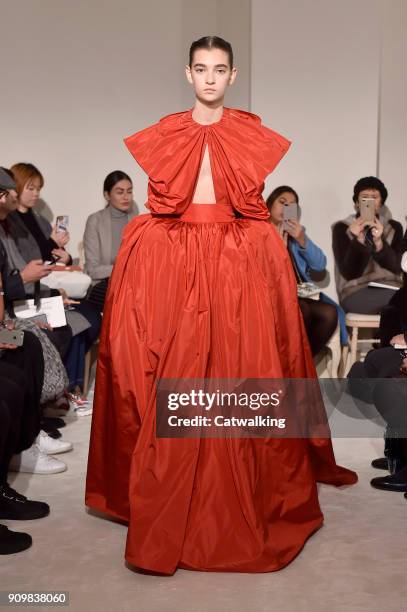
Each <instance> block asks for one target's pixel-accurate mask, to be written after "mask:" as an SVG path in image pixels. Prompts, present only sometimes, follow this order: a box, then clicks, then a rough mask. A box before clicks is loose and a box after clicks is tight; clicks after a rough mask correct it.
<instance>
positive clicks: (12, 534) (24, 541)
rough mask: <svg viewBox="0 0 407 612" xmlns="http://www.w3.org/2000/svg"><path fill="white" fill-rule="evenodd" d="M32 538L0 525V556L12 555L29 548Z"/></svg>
mask: <svg viewBox="0 0 407 612" xmlns="http://www.w3.org/2000/svg"><path fill="white" fill-rule="evenodd" d="M31 544H32V538H31V536H30V535H28V533H21V532H19V531H10V529H7V527H6V526H5V525H0V555H12V554H13V553H18V552H21V551H22V550H26V549H27V548H30V546H31Z"/></svg>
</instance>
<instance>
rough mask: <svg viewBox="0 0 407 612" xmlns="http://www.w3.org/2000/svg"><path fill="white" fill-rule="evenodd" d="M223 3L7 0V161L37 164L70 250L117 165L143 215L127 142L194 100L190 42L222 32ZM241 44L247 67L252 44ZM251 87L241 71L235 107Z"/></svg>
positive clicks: (1, 44)
mask: <svg viewBox="0 0 407 612" xmlns="http://www.w3.org/2000/svg"><path fill="white" fill-rule="evenodd" d="M228 4H230V0H210V1H209V4H208V6H207V7H206V9H205V11H202V10H201V9H200V7H201V4H200V2H198V1H197V0H189V1H188V2H187V1H186V0H170V1H168V0H149V1H148V2H144V1H135V0H115V2H112V1H111V0H86V2H85V1H83V2H80V1H79V0H75V1H71V0H57V1H55V0H13V2H5V1H1V22H2V28H1V33H0V57H1V58H2V67H1V82H2V87H1V92H0V96H1V98H0V99H1V114H0V125H1V131H0V134H1V156H0V165H4V166H10V165H12V164H13V163H15V162H18V161H30V162H32V163H34V164H35V165H37V166H38V167H39V169H40V170H41V171H42V172H43V174H44V177H45V187H44V190H43V192H42V196H43V199H44V201H45V202H46V204H47V205H48V206H49V207H50V208H51V209H52V213H53V214H54V216H56V215H58V214H69V215H70V217H71V243H70V245H69V250H70V251H71V253H72V254H73V255H77V252H78V244H79V242H80V241H81V239H82V235H83V229H84V225H85V221H86V218H87V216H88V215H89V214H90V213H91V212H94V211H95V210H98V209H100V208H101V207H102V206H103V205H104V202H103V198H102V183H103V179H104V177H105V176H106V174H108V173H109V172H110V171H112V170H115V169H121V170H124V171H126V172H128V173H129V174H130V176H132V177H133V179H134V181H135V190H134V191H135V199H136V202H137V203H138V205H139V209H140V210H141V212H144V211H145V209H144V202H145V200H146V186H147V181H146V177H145V176H144V174H143V172H142V171H141V170H140V169H139V168H138V166H137V165H136V164H135V162H134V160H133V158H132V157H131V156H130V154H129V153H128V152H127V149H126V148H125V147H124V145H123V143H122V138H123V137H125V136H127V135H129V134H132V133H133V132H135V131H137V130H140V129H142V128H143V127H146V126H147V125H149V124H151V123H153V122H155V121H157V120H158V119H159V118H160V117H162V116H163V115H167V114H169V113H172V112H178V111H180V110H183V109H185V108H190V107H191V106H192V104H193V96H192V93H191V90H190V88H189V86H188V84H187V83H186V80H185V76H184V67H185V64H186V63H187V59H188V50H189V45H190V43H191V41H192V40H193V39H194V38H198V37H200V36H203V35H208V34H215V33H216V32H217V30H218V28H219V25H218V24H219V22H220V20H222V19H223V18H224V15H225V12H226V11H227V9H228ZM238 4H239V5H240V7H238V10H236V11H235V16H234V21H233V23H232V24H231V25H230V28H229V29H230V30H231V31H232V33H233V32H235V31H236V35H237V37H238V36H240V32H241V31H242V25H241V24H242V23H243V22H242V19H243V18H244V15H245V12H244V11H246V13H247V11H248V6H249V5H250V3H249V1H248V0H243V1H242V2H240V3H238ZM5 24H6V25H5ZM238 46H239V45H238ZM240 47H241V49H242V50H244V51H242V55H244V57H245V61H246V65H247V66H249V48H248V42H247V43H243V44H242V45H240ZM248 87H249V75H248V74H246V77H245V78H243V80H242V85H241V86H240V89H239V90H238V92H237V93H238V94H239V95H240V99H238V103H239V102H241V98H242V96H243V97H244V95H246V103H247V99H248ZM239 92H240V93H239ZM49 212H50V211H49Z"/></svg>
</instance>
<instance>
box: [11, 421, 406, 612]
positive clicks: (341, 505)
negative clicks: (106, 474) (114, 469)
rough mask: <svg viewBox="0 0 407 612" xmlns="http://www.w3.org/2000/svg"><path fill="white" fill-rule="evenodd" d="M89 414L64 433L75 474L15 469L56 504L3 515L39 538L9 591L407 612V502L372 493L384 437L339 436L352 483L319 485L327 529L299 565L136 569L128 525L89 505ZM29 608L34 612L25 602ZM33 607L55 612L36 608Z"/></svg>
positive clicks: (290, 610) (151, 610)
mask: <svg viewBox="0 0 407 612" xmlns="http://www.w3.org/2000/svg"><path fill="white" fill-rule="evenodd" d="M90 422H91V419H90V417H82V418H80V419H78V420H77V421H74V422H72V423H70V424H69V425H68V426H67V427H65V428H64V429H63V430H61V431H62V432H63V435H64V438H65V439H67V440H70V441H72V442H73V443H74V451H72V452H70V453H67V454H65V455H60V458H61V459H63V460H64V461H66V462H67V464H68V471H66V472H65V473H63V474H56V475H52V476H39V475H38V476H33V475H28V474H18V475H13V476H12V478H11V484H12V486H14V487H15V488H16V489H17V490H18V491H20V492H21V493H25V494H27V495H28V496H29V497H31V498H32V499H41V500H44V501H47V502H48V503H49V504H50V505H51V514H50V515H49V517H47V518H45V519H41V520H37V521H26V522H21V521H4V524H6V525H8V526H9V527H10V528H14V529H16V530H20V531H24V530H26V531H27V532H28V533H30V534H31V535H32V537H33V540H34V543H33V546H32V548H31V549H29V550H28V551H25V552H23V553H20V554H16V555H10V556H4V557H2V558H0V566H1V571H0V582H1V586H0V590H19V591H27V590H35V591H41V590H53V591H55V590H64V591H69V592H70V606H69V608H62V609H68V610H72V611H75V612H77V611H78V612H79V611H82V610H83V611H86V612H93V611H96V610H97V611H103V612H104V611H109V612H110V611H112V612H124V611H127V610H129V611H130V610H131V611H142V612H162V611H167V610H168V611H174V612H175V611H177V612H184V611H193V612H195V611H196V612H204V611H205V612H206V611H209V610H210V611H214V612H217V611H223V610H225V611H229V610H230V611H234V612H240V611H242V612H260V611H262V612H263V611H278V612H280V611H281V612H285V611H287V612H294V611H299V612H303V611H304V612H319V611H321V612H337V611H345V610H346V611H350V612H359V611H360V612H362V611H363V612H364V611H366V610H368V611H369V612H383V611H385V612H401V611H402V610H405V609H406V606H407V577H406V558H407V529H406V527H407V500H405V499H404V497H403V495H402V494H401V493H388V492H381V491H377V490H375V489H372V488H371V487H370V484H369V479H370V478H372V477H373V476H377V475H380V474H381V473H380V472H378V471H376V470H373V469H372V468H371V467H370V460H371V459H372V458H373V457H376V456H380V455H381V452H382V441H381V440H380V439H375V440H355V439H353V440H344V439H342V440H336V441H335V450H336V455H337V459H338V462H339V463H341V464H342V465H346V466H347V467H350V468H353V469H354V470H356V471H357V472H358V474H359V478H360V481H359V483H358V484H357V485H355V486H353V487H348V488H344V489H339V490H338V489H335V488H334V487H328V486H324V485H321V486H320V501H321V505H322V508H323V511H324V514H325V525H324V526H323V528H322V529H321V530H320V531H319V532H317V533H316V534H315V535H314V536H313V537H312V538H311V539H310V540H309V541H308V543H307V544H306V546H305V548H304V550H303V551H302V552H301V554H300V555H299V556H298V557H297V559H296V560H294V562H293V563H292V564H291V565H290V566H288V567H287V568H285V569H284V570H282V571H279V572H274V573H269V574H257V575H254V574H232V573H230V574H224V573H222V574H221V573H219V574H216V573H201V572H188V571H182V570H178V571H177V573H176V574H175V575H174V576H173V577H155V576H148V575H141V574H137V573H135V572H133V571H131V570H129V569H128V568H127V567H126V565H125V562H124V557H123V555H124V546H125V538H126V527H125V526H123V525H121V524H118V523H115V522H112V521H106V520H103V519H101V518H99V517H96V516H93V515H91V514H89V513H87V511H86V510H85V507H84V503H83V497H84V477H85V470H86V458H87V450H88V439H89V428H90ZM24 609H27V608H24ZM30 609H33V610H34V609H35V610H39V609H44V610H46V609H56V608H54V607H52V608H45V607H41V608H39V607H36V608H30Z"/></svg>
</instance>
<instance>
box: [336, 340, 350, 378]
mask: <svg viewBox="0 0 407 612" xmlns="http://www.w3.org/2000/svg"><path fill="white" fill-rule="evenodd" d="M348 357H349V344H346V345H345V346H344V347H343V348H342V355H341V363H340V366H339V373H338V376H339V378H345V377H346V375H347V374H348V371H349V370H348V367H347V365H348Z"/></svg>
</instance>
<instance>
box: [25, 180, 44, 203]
mask: <svg viewBox="0 0 407 612" xmlns="http://www.w3.org/2000/svg"><path fill="white" fill-rule="evenodd" d="M40 193H41V181H40V179H39V178H38V177H36V178H33V179H30V180H29V181H27V183H26V184H25V185H24V189H23V191H22V192H21V195H20V204H21V206H24V208H32V207H33V206H35V204H36V203H37V202H38V199H39V197H40Z"/></svg>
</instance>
